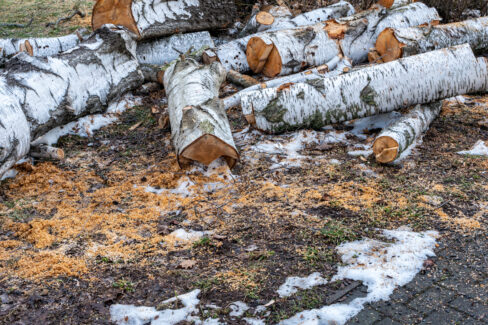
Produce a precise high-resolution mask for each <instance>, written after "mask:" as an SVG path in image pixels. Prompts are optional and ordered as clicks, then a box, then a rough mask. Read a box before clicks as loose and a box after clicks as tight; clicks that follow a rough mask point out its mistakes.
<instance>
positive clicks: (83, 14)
mask: <svg viewBox="0 0 488 325" xmlns="http://www.w3.org/2000/svg"><path fill="white" fill-rule="evenodd" d="M76 15H78V16H80V17H81V18H84V17H85V16H86V14H85V13H84V12H81V11H80V10H78V9H76V10H75V11H73V13H72V14H71V15H69V16H66V17H62V18H59V19H58V20H56V22H55V23H52V22H51V23H47V24H46V27H51V26H54V28H58V25H59V24H60V23H61V22H66V21H70V20H71V18H73V17H74V16H76Z"/></svg>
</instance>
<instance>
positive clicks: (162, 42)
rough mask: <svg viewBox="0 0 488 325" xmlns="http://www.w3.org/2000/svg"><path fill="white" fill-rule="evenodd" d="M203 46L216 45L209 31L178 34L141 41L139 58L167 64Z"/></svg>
mask: <svg viewBox="0 0 488 325" xmlns="http://www.w3.org/2000/svg"><path fill="white" fill-rule="evenodd" d="M203 47H206V48H212V47H214V43H213V40H212V37H211V36H210V33H209V32H197V33H189V34H176V35H173V36H170V37H168V38H161V39H157V40H148V41H143V42H139V43H138V44H137V59H138V60H139V62H140V63H144V64H155V65H165V64H167V63H170V62H171V61H173V60H176V59H177V58H178V57H179V56H180V55H181V54H185V53H188V52H192V51H196V50H199V49H201V48H203Z"/></svg>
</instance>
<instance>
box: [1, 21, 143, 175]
mask: <svg viewBox="0 0 488 325" xmlns="http://www.w3.org/2000/svg"><path fill="white" fill-rule="evenodd" d="M132 36H133V35H131V34H129V33H127V32H126V31H122V30H119V31H112V30H110V29H109V28H108V27H105V28H102V29H100V30H98V31H97V32H95V33H94V34H93V35H92V36H91V37H90V38H89V39H88V40H86V41H84V42H83V43H81V44H80V45H79V46H78V47H75V48H73V49H72V50H70V51H68V52H65V53H61V54H59V55H56V56H53V57H49V58H47V59H40V58H36V57H31V56H29V55H27V54H25V53H21V54H19V55H17V56H15V57H14V58H12V59H11V60H9V61H8V62H7V69H6V71H5V72H3V73H2V74H0V148H1V151H0V174H3V173H4V172H5V171H6V170H8V169H9V168H10V167H11V166H12V165H13V164H14V163H15V162H16V161H17V160H19V159H20V158H22V157H23V156H24V155H26V154H27V153H28V152H29V146H30V142H31V141H32V140H33V139H35V138H37V137H38V136H40V135H42V134H44V133H46V132H47V131H48V130H50V129H52V128H54V127H56V126H58V125H63V124H66V123H67V122H69V121H72V120H75V119H77V118H78V117H80V116H83V115H87V114H92V113H95V112H102V111H104V108H105V107H106V105H107V103H108V102H110V101H111V100H113V99H116V98H118V97H119V96H121V95H122V94H123V93H125V92H126V91H128V90H131V89H134V88H136V87H138V86H140V85H141V84H142V82H143V75H142V73H141V72H140V71H139V70H138V63H137V60H136V54H135V50H136V44H135V41H134V40H133V39H132Z"/></svg>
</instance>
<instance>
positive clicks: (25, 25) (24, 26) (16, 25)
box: [0, 17, 34, 28]
mask: <svg viewBox="0 0 488 325" xmlns="http://www.w3.org/2000/svg"><path fill="white" fill-rule="evenodd" d="M33 22H34V17H32V18H31V19H30V20H29V21H28V22H27V23H26V24H17V23H0V27H8V28H27V27H29V26H30V25H32V23H33Z"/></svg>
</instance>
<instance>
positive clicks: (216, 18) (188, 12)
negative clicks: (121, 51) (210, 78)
mask: <svg viewBox="0 0 488 325" xmlns="http://www.w3.org/2000/svg"><path fill="white" fill-rule="evenodd" d="M235 16H236V7H235V3H234V0H220V1H213V0H98V1H97V3H96V4H95V7H94V8H93V14H92V27H93V30H96V29H97V28H100V27H101V26H103V25H105V24H114V25H120V26H124V27H126V28H128V29H129V30H130V31H132V32H133V33H135V34H137V35H138V36H139V38H140V39H147V38H153V37H161V36H169V35H173V34H176V33H187V32H196V31H202V30H209V29H216V28H224V27H227V26H228V25H230V24H232V23H233V22H234V20H235Z"/></svg>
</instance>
